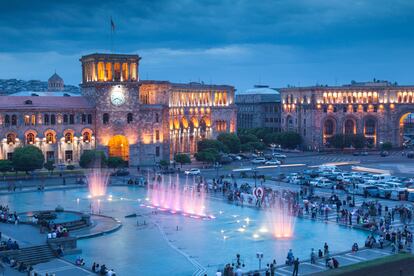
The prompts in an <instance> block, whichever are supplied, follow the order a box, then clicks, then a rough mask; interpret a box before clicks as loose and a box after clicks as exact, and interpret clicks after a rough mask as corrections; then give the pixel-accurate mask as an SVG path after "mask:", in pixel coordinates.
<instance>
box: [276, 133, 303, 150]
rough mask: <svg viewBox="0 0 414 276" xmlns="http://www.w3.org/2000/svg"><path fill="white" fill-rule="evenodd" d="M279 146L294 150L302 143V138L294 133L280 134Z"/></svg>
mask: <svg viewBox="0 0 414 276" xmlns="http://www.w3.org/2000/svg"><path fill="white" fill-rule="evenodd" d="M279 137H280V138H279V139H280V141H279V142H280V145H281V146H282V147H283V148H288V149H294V148H296V147H297V146H299V145H300V144H301V143H302V137H301V136H300V134H299V133H296V132H292V131H289V132H282V133H280V134H279Z"/></svg>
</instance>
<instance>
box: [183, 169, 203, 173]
mask: <svg viewBox="0 0 414 276" xmlns="http://www.w3.org/2000/svg"><path fill="white" fill-rule="evenodd" d="M184 174H185V175H200V174H201V172H200V169H195V168H193V169H190V170H188V171H184Z"/></svg>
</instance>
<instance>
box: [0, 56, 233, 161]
mask: <svg viewBox="0 0 414 276" xmlns="http://www.w3.org/2000/svg"><path fill="white" fill-rule="evenodd" d="M140 59H141V58H140V57H139V56H138V55H120V54H91V55H86V56H83V57H82V58H81V59H80V61H81V64H82V83H81V92H82V94H81V95H77V94H70V93H64V92H62V91H61V90H62V89H61V88H62V87H63V80H62V79H61V78H60V77H59V76H58V75H57V74H54V75H53V76H52V77H51V78H50V79H49V89H48V92H30V91H29V92H27V91H25V92H21V93H16V94H13V95H10V96H1V97H0V137H3V138H2V140H1V143H0V159H5V158H9V159H10V158H12V154H13V151H14V149H15V148H16V147H18V146H20V145H26V144H33V145H35V146H38V147H39V148H41V149H42V151H43V152H44V154H45V157H46V159H47V160H55V161H56V162H58V163H64V164H69V163H77V162H78V161H79V158H80V156H81V154H82V152H83V151H84V150H90V149H95V148H96V149H100V150H103V151H105V152H106V153H107V154H108V155H109V156H119V157H122V158H123V159H124V160H126V161H128V162H129V164H130V165H132V166H137V165H145V164H154V163H155V162H158V161H160V160H161V159H171V158H172V157H173V156H174V154H176V153H189V154H192V153H194V152H195V151H196V146H197V141H198V140H200V139H204V138H214V137H215V136H216V135H217V134H218V133H219V132H234V131H235V128H236V119H237V115H236V108H235V105H234V88H233V87H232V86H227V85H204V84H199V83H189V84H176V83H170V82H168V81H140V80H139V70H138V68H139V61H140Z"/></svg>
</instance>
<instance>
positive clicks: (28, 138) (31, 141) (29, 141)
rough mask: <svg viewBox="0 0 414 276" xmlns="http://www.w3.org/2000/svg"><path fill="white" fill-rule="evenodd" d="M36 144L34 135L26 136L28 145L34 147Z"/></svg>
mask: <svg viewBox="0 0 414 276" xmlns="http://www.w3.org/2000/svg"><path fill="white" fill-rule="evenodd" d="M34 142H35V136H34V134H33V133H28V134H27V135H26V144H30V145H32V144H34Z"/></svg>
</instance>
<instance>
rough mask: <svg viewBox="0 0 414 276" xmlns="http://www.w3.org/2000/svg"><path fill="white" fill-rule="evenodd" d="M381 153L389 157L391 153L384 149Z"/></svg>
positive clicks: (382, 155)
mask: <svg viewBox="0 0 414 276" xmlns="http://www.w3.org/2000/svg"><path fill="white" fill-rule="evenodd" d="M380 155H381V157H387V156H388V155H390V154H389V153H388V151H385V150H384V151H381V153H380Z"/></svg>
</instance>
